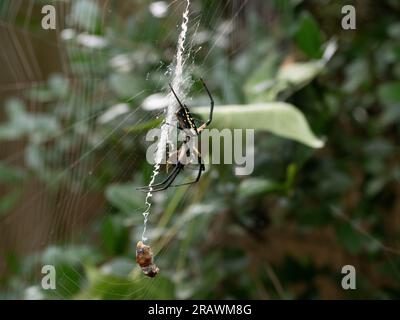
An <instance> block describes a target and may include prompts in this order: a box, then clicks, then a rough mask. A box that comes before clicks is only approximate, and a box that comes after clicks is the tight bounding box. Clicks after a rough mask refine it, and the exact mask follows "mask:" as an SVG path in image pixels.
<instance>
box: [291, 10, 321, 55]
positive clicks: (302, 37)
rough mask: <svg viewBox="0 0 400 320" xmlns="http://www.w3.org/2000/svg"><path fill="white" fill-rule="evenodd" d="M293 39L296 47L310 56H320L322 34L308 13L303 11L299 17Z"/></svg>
mask: <svg viewBox="0 0 400 320" xmlns="http://www.w3.org/2000/svg"><path fill="white" fill-rule="evenodd" d="M295 41H296V43H297V45H298V47H299V48H300V49H301V50H302V51H303V52H304V53H305V54H306V55H307V56H309V57H310V58H313V59H319V58H321V56H322V50H321V46H322V35H321V32H320V28H319V26H318V24H317V22H316V21H315V19H314V18H313V17H312V16H311V15H310V14H308V13H304V14H303V15H302V16H301V17H300V21H299V26H298V30H297V32H296V33H295Z"/></svg>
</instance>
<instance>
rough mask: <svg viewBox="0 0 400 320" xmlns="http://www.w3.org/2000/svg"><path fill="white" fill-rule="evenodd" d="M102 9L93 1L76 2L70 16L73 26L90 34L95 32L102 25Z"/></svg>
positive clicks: (82, 0)
mask: <svg viewBox="0 0 400 320" xmlns="http://www.w3.org/2000/svg"><path fill="white" fill-rule="evenodd" d="M100 14H101V12H100V8H99V6H98V5H97V4H96V2H94V1H92V0H78V1H74V2H73V5H72V8H71V14H70V16H69V18H70V21H71V23H72V24H74V25H76V26H77V27H79V28H82V29H84V30H86V31H88V32H92V33H93V32H95V31H96V29H97V28H98V25H99V23H100Z"/></svg>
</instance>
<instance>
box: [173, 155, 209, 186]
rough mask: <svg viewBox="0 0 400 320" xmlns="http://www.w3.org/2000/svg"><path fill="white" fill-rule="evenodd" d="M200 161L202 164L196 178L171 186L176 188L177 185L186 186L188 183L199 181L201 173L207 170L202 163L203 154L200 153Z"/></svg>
mask: <svg viewBox="0 0 400 320" xmlns="http://www.w3.org/2000/svg"><path fill="white" fill-rule="evenodd" d="M198 161H199V163H200V166H199V172H198V173H197V177H196V180H193V181H189V182H185V183H180V184H176V185H173V186H169V187H170V188H176V187H181V186H186V185H189V184H194V183H196V182H199V180H200V177H201V173H202V172H203V171H204V170H205V167H204V164H202V163H201V156H200V155H199V156H198Z"/></svg>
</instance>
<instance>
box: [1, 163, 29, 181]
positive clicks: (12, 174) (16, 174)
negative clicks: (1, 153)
mask: <svg viewBox="0 0 400 320" xmlns="http://www.w3.org/2000/svg"><path fill="white" fill-rule="evenodd" d="M24 178H25V171H24V170H22V169H20V168H17V167H12V166H9V165H6V164H4V163H2V162H0V183H4V184H11V183H16V182H21V181H22V180H23V179H24Z"/></svg>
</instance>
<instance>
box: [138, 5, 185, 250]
mask: <svg viewBox="0 0 400 320" xmlns="http://www.w3.org/2000/svg"><path fill="white" fill-rule="evenodd" d="M189 6H190V0H186V8H185V11H184V12H183V16H182V24H181V32H180V34H179V38H178V45H177V50H176V57H175V60H176V62H175V68H174V75H173V78H172V86H173V88H174V90H175V91H176V92H177V94H178V95H180V96H183V94H184V77H183V65H184V63H185V41H186V33H187V29H188V22H189ZM177 111H178V103H177V101H176V100H175V99H174V96H173V95H172V94H171V93H170V94H169V103H168V107H167V116H166V118H165V123H164V124H163V125H162V126H161V136H160V140H159V141H158V144H157V152H156V156H155V165H154V169H153V173H152V175H151V179H150V182H149V192H147V194H146V199H145V206H146V209H145V211H144V212H143V232H142V242H145V241H146V240H147V238H146V229H147V220H148V216H149V213H150V208H151V204H152V202H151V198H152V197H153V188H152V186H153V184H154V181H155V180H156V177H157V175H158V174H159V172H160V165H161V163H162V162H163V160H164V158H165V154H166V147H167V144H169V145H170V146H171V147H172V150H173V149H174V142H173V141H172V139H171V137H172V135H173V130H174V129H175V127H176V117H175V114H176V112H177ZM165 161H166V159H165Z"/></svg>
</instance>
